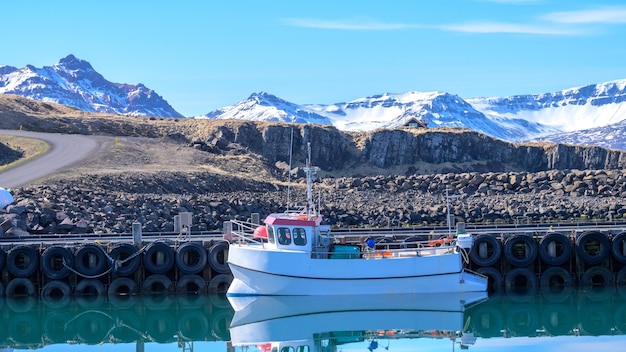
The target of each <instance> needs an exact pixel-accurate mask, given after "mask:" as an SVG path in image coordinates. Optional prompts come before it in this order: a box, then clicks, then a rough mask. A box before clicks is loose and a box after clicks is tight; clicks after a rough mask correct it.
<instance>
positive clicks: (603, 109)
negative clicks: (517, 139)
mask: <svg viewBox="0 0 626 352" xmlns="http://www.w3.org/2000/svg"><path fill="white" fill-rule="evenodd" d="M467 102H468V103H470V104H472V106H474V107H475V108H476V109H477V110H479V111H481V112H482V113H484V114H485V115H487V116H491V117H501V118H518V119H523V120H527V121H531V122H536V123H540V124H543V125H547V126H552V127H554V128H557V129H559V130H562V131H566V132H571V131H578V130H584V129H589V128H595V127H601V126H607V125H610V124H613V123H616V122H620V121H622V120H624V119H626V80H618V81H610V82H605V83H600V84H592V85H587V86H584V87H576V88H570V89H566V90H563V91H560V92H554V93H545V94H536V95H515V96H510V97H504V98H497V97H495V98H474V99H468V100H467Z"/></svg>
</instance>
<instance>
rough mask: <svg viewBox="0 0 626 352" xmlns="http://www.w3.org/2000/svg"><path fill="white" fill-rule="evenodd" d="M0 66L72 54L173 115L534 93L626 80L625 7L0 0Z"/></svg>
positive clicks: (453, 1) (479, 1)
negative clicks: (164, 104) (252, 103)
mask: <svg viewBox="0 0 626 352" xmlns="http://www.w3.org/2000/svg"><path fill="white" fill-rule="evenodd" d="M1 9H2V14H3V16H2V21H1V22H0V28H2V29H1V30H0V43H1V46H0V65H10V66H15V67H23V66H25V65H27V64H31V65H34V66H36V67H42V66H49V65H53V64H55V63H57V62H58V61H59V60H60V59H61V58H63V57H65V56H67V55H69V54H74V55H76V56H77V57H79V58H81V59H84V60H87V61H89V62H90V63H91V64H92V66H93V67H94V68H95V69H96V71H98V72H100V73H101V74H102V75H103V76H104V77H105V78H106V79H108V80H109V81H112V82H117V83H129V84H137V83H143V84H145V85H146V86H147V87H149V88H151V89H154V90H155V91H156V92H157V93H158V94H160V95H161V96H163V97H164V98H165V99H166V100H167V101H168V102H169V103H170V104H171V105H172V106H173V107H174V108H175V109H176V110H177V111H179V112H180V113H181V114H183V115H185V116H196V115H200V114H205V113H208V112H209V111H212V110H215V109H217V108H220V107H223V106H227V105H232V104H235V103H237V102H238V101H240V100H243V99H245V98H247V97H248V96H249V95H250V94H251V93H253V92H259V91H266V92H269V93H272V94H274V95H277V96H279V97H281V98H283V99H285V100H288V101H291V102H294V103H297V104H313V103H315V104H331V103H339V102H345V101H350V100H354V99H357V98H361V97H366V96H371V95H375V94H380V93H385V92H389V93H403V92H408V91H445V92H449V93H452V94H458V95H459V96H461V97H462V98H473V97H480V96H507V95H515V94H534V93H545V92H552V91H557V90H562V89H566V88H571V87H576V86H581V85H586V84H591V83H600V82H605V81H610V80H617V79H624V78H626V45H624V41H625V40H626V3H624V2H623V1H609V0H598V1H578V0H551V1H548V0H440V1H410V0H404V1H398V0H396V1H394V0H389V1H379V0H378V1H370V0H358V1H356V0H355V1H347V0H346V1H336V0H332V1H327V0H316V1H293V0H289V1H239V0H232V1H184V0H183V1H181V0H178V1H167V0H161V1H127V0H126V1H118V0H107V1H99V0H94V1H84V0H81V1H76V0H71V1H70V0H67V1H63V0H61V1H47V0H23V1H6V2H3V3H2V5H1Z"/></svg>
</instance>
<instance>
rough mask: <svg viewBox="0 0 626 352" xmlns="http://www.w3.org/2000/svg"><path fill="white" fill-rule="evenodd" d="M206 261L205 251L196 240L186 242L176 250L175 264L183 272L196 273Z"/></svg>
mask: <svg viewBox="0 0 626 352" xmlns="http://www.w3.org/2000/svg"><path fill="white" fill-rule="evenodd" d="M206 263H207V251H206V249H204V247H202V245H201V244H200V243H198V242H187V243H184V244H183V245H182V246H180V247H179V248H178V251H176V266H177V267H178V270H180V271H182V272H183V273H185V274H197V273H199V272H200V271H202V269H204V267H205V266H206Z"/></svg>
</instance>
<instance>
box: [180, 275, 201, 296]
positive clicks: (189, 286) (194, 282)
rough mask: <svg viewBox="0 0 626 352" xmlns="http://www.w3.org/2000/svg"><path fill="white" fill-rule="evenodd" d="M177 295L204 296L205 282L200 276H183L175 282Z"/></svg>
mask: <svg viewBox="0 0 626 352" xmlns="http://www.w3.org/2000/svg"><path fill="white" fill-rule="evenodd" d="M176 293H178V294H189V293H193V294H206V293H207V282H206V281H205V280H204V279H203V278H202V277H201V276H200V275H191V274H190V275H185V276H183V277H181V278H180V279H178V281H177V282H176Z"/></svg>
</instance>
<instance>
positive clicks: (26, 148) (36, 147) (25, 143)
mask: <svg viewBox="0 0 626 352" xmlns="http://www.w3.org/2000/svg"><path fill="white" fill-rule="evenodd" d="M0 143H2V144H4V145H6V146H7V147H9V148H10V149H13V150H15V151H18V152H20V153H21V154H22V157H21V158H20V159H18V160H15V161H13V162H10V163H8V164H4V165H0V172H3V171H6V170H8V169H11V168H14V167H16V166H19V165H22V164H23V163H25V162H28V161H29V160H31V159H33V158H36V157H38V156H40V155H42V154H45V153H46V152H47V151H48V150H49V148H50V146H49V145H48V143H46V142H44V141H42V140H39V139H35V138H28V137H19V136H10V135H5V134H0Z"/></svg>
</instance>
